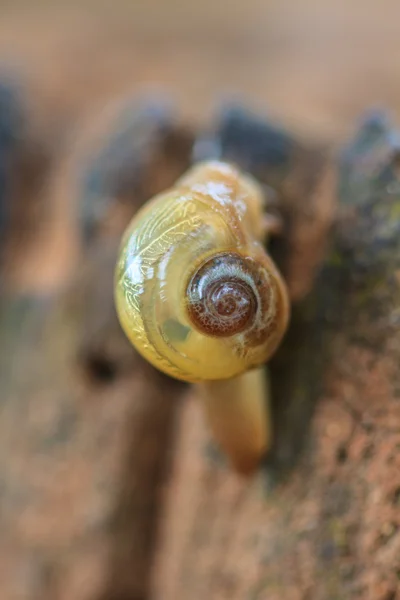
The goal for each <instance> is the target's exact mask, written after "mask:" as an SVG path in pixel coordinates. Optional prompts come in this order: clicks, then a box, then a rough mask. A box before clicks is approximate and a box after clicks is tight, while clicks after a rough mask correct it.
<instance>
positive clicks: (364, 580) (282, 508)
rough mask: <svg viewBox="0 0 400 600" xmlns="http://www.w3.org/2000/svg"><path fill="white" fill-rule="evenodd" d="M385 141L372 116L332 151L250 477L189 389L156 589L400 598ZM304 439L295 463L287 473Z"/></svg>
mask: <svg viewBox="0 0 400 600" xmlns="http://www.w3.org/2000/svg"><path fill="white" fill-rule="evenodd" d="M394 139H395V136H393V131H392V130H391V128H390V126H389V125H388V124H387V123H385V120H384V119H381V118H379V117H372V118H371V119H369V120H368V121H367V123H366V124H365V125H363V127H362V129H361V130H360V131H359V132H358V135H357V137H356V139H355V140H354V141H353V142H352V143H351V145H349V147H348V148H347V149H346V151H345V152H344V153H343V155H342V157H341V160H340V169H339V175H338V186H337V190H338V196H339V207H338V214H337V219H336V223H335V227H334V229H333V232H332V237H331V241H330V244H329V251H328V252H327V255H326V259H325V261H324V263H323V265H322V268H321V269H320V272H319V274H318V277H317V278H316V280H315V282H314V288H313V290H312V291H311V292H310V293H309V294H308V295H307V297H306V298H305V299H304V300H303V301H302V302H301V303H300V304H299V305H297V306H296V307H295V322H294V329H293V328H292V331H291V332H290V333H289V337H288V340H287V344H286V346H285V347H284V348H283V350H282V353H281V356H279V355H278V357H277V359H276V361H275V366H273V367H272V377H273V381H275V389H276V395H275V397H274V402H275V403H278V404H280V406H275V408H276V409H278V416H279V414H280V415H281V418H280V421H279V418H278V423H277V425H278V429H277V433H276V436H277V440H276V448H275V449H274V452H273V455H272V457H271V458H270V460H269V461H267V463H266V466H265V469H264V472H263V473H261V474H260V476H259V478H257V479H256V480H255V481H253V482H252V483H251V484H250V485H249V483H248V482H246V481H240V480H239V479H238V478H237V477H235V476H234V475H233V474H232V473H230V472H228V471H227V470H226V469H225V468H224V467H223V466H221V464H220V463H215V461H214V462H213V461H212V460H210V458H209V457H207V455H206V453H205V448H206V443H207V440H208V433H207V432H206V431H205V428H204V426H203V423H202V416H201V414H200V412H199V407H198V406H197V403H196V401H195V399H194V398H191V399H190V401H189V402H188V403H187V406H186V408H185V411H184V412H183V414H182V417H181V420H180V429H179V432H180V433H179V437H178V443H177V448H176V452H175V468H174V472H173V477H172V480H171V483H170V489H169V497H168V503H167V508H166V511H165V514H164V528H163V536H162V540H163V541H162V543H161V546H160V548H159V557H158V561H157V566H156V568H155V571H154V578H155V597H156V598H158V599H160V600H161V599H163V600H168V599H171V600H172V599H173V598H185V599H187V600H190V599H191V598H193V599H195V598H196V599H197V598H210V599H213V600H214V599H215V600H217V599H218V600H220V599H223V598H229V599H230V600H232V599H236V598H237V599H238V600H239V599H240V600H244V599H249V600H250V599H251V600H255V599H257V600H261V599H263V600H264V599H265V600H274V599H275V598H276V599H278V598H279V599H285V600H286V599H287V600H300V599H301V600H306V599H307V600H308V599H312V600H337V599H338V598H341V599H342V598H343V599H344V598H346V599H350V598H365V599H367V598H371V599H372V598H374V600H375V599H376V600H389V599H390V600H394V599H395V598H398V597H399V596H398V594H399V593H400V587H399V567H400V536H399V526H400V522H399V489H400V475H399V448H400V446H399V443H400V428H399V422H400V409H399V385H400V378H399V369H398V365H399V360H400V346H399V342H400V337H399V307H400V279H399V267H400V243H399V242H400V219H399V209H400V181H399V166H398V165H399V158H398V147H396V145H395V142H394V141H393V140H394ZM322 377H323V381H322ZM321 391H323V393H322V394H321ZM316 401H318V402H317V403H316ZM315 403H316V406H315ZM314 409H315V414H314V415H313V419H312V423H311V426H310V415H311V414H312V413H313V412H314ZM299 428H301V429H303V431H302V432H299ZM299 433H302V435H301V436H300V437H299ZM299 440H301V442H303V443H302V444H300V445H299ZM301 447H303V453H302V457H301V461H300V463H299V464H298V465H297V467H296V468H295V470H294V471H293V470H291V471H290V475H289V476H288V477H287V478H286V479H285V478H284V479H283V480H282V477H281V476H282V475H283V474H286V475H287V473H288V471H287V467H288V465H290V464H293V458H298V454H299V451H300V448H301Z"/></svg>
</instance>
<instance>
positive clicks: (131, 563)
mask: <svg viewBox="0 0 400 600" xmlns="http://www.w3.org/2000/svg"><path fill="white" fill-rule="evenodd" d="M136 110H137V107H135V106H133V105H131V117H132V120H131V123H136V127H135V126H132V127H131V128H130V135H131V136H132V138H133V142H132V143H131V144H130V145H128V146H125V147H124V148H123V152H122V155H120V156H119V158H118V157H117V158H118V160H117V168H118V177H116V178H114V177H113V176H114V174H115V168H114V164H115V163H113V160H112V159H113V155H112V156H111V157H110V156H109V155H107V153H106V152H105V153H101V152H100V153H99V156H98V157H97V159H96V156H95V159H94V160H93V158H92V156H93V149H94V148H97V149H98V148H99V146H100V144H101V143H102V144H103V147H105V146H108V145H109V140H110V136H107V133H106V132H104V129H103V133H102V136H103V137H101V136H99V131H98V129H97V127H96V125H97V124H98V121H97V119H96V120H95V124H94V125H93V126H92V125H89V126H88V128H87V129H84V130H83V131H81V132H80V134H81V137H80V138H78V142H77V147H76V148H75V149H74V148H72V149H68V152H67V153H66V156H65V159H63V160H62V161H61V163H60V164H59V165H58V166H57V173H56V174H55V175H54V182H53V183H52V184H51V185H49V190H50V192H49V193H50V194H51V198H50V200H52V202H53V203H54V204H55V206H56V207H57V211H55V212H56V213H57V216H58V218H59V219H64V220H65V225H64V226H65V227H71V212H72V211H71V205H72V207H75V208H76V209H78V211H79V214H80V215H82V214H84V218H82V217H81V216H80V218H79V221H80V224H81V225H80V226H79V227H75V230H76V229H77V230H78V233H76V232H75V235H72V236H71V245H72V244H74V243H76V240H78V239H79V238H80V237H81V236H80V232H83V233H84V234H85V237H86V251H85V252H84V254H83V255H82V254H81V255H80V256H79V264H78V266H77V267H76V268H75V274H74V277H73V281H72V282H71V283H70V284H69V285H67V286H66V285H65V284H64V286H63V288H62V289H63V290H64V291H62V290H59V291H57V292H53V293H52V294H49V293H48V294H47V295H45V294H43V293H42V294H38V295H36V296H35V295H33V294H32V293H31V294H29V295H27V296H26V297H21V296H18V295H16V294H15V292H14V293H13V292H11V291H10V292H8V293H7V294H5V295H4V296H3V298H2V303H1V311H0V331H1V350H0V354H1V361H0V379H1V415H0V447H1V448H0V455H1V464H0V481H1V517H0V528H1V532H2V534H1V540H0V568H1V575H0V579H1V595H2V598H4V599H6V598H7V600H13V599H14V598H15V599H17V598H24V599H25V598H26V599H29V600H30V599H32V600H33V599H37V598H40V599H41V600H46V599H49V600H50V599H51V600H55V599H57V600H58V599H60V600H62V599H63V598H65V599H67V598H68V599H70V598H75V599H77V600H78V599H82V600H83V599H89V598H100V597H105V598H107V599H108V598H110V597H113V598H128V597H129V598H136V599H144V598H147V597H148V586H149V569H150V565H151V561H152V555H153V546H154V540H155V535H156V530H157V522H158V519H157V516H158V510H159V507H160V493H161V491H162V485H163V481H164V477H165V474H166V473H167V472H168V465H169V457H170V452H169V448H170V446H171V435H172V432H173V426H174V415H175V413H176V410H177V407H178V406H179V397H180V390H182V384H178V383H176V382H173V381H171V380H167V379H166V378H165V377H163V376H161V375H160V374H159V373H158V372H156V371H155V370H153V369H152V368H151V367H149V366H148V365H147V364H146V363H144V361H143V360H141V359H140V357H138V355H137V354H136V353H135V352H134V350H133V349H132V347H131V346H130V344H129V343H128V341H127V340H126V338H125V336H124V335H123V333H122V331H121V329H120V327H119V324H118V321H117V318H116V315H115V310H114V303H113V271H114V264H115V260H116V254H117V247H118V244H119V235H120V231H121V227H122V226H123V224H124V223H126V219H127V218H128V215H129V214H132V212H133V211H134V210H135V209H136V208H137V207H138V206H139V205H140V204H141V203H142V202H143V201H144V199H145V198H147V197H148V196H149V195H150V194H152V193H155V192H156V191H159V190H161V189H163V188H164V187H165V186H166V185H169V184H171V183H172V182H173V181H174V179H175V177H176V173H178V174H180V173H181V172H182V171H183V170H184V169H185V167H186V165H187V164H188V160H189V154H190V147H191V136H190V134H188V133H187V132H185V131H183V130H179V127H177V126H175V125H173V124H172V122H169V123H168V127H167V126H166V123H165V121H163V123H162V127H160V126H159V125H160V123H159V122H157V121H154V119H147V120H146V119H144V118H138V116H137V114H136V113H135V111H136ZM113 114H114V119H113V118H111V120H110V121H108V123H107V126H108V127H109V133H111V134H113V133H115V131H116V128H115V124H116V123H115V118H118V116H119V113H118V110H117V112H115V111H114V113H113ZM139 116H140V115H139ZM141 116H142V117H143V112H142V113H141ZM99 121H100V122H101V123H102V125H103V127H104V123H103V122H102V120H101V119H99ZM111 139H112V135H111ZM99 140H102V142H99ZM71 152H72V155H71V154H70V153H71ZM127 154H128V156H127ZM96 161H97V162H96ZM121 161H122V162H121ZM98 163H101V164H98ZM136 163H138V164H139V165H140V168H139V167H138V165H137V164H136ZM95 168H99V169H100V171H103V172H104V173H105V174H106V176H105V177H104V179H103V180H102V181H100V185H99V186H98V187H97V188H96V189H95V190H94V191H95V193H94V194H93V195H92V197H91V199H90V200H91V201H90V202H89V209H88V210H86V211H85V210H82V209H85V208H86V209H87V208H88V207H87V205H84V204H82V202H81V199H82V195H81V194H82V193H83V199H84V200H87V199H86V195H85V194H86V191H87V189H86V187H85V185H86V184H85V183H84V184H82V182H81V179H80V174H81V173H82V172H83V173H86V172H87V171H90V170H91V169H95ZM127 171H129V172H128V173H127ZM131 172H133V174H134V176H133V177H132V173H131ZM128 175H129V176H130V179H129V182H128V183H129V185H128V184H126V185H124V189H123V192H124V196H125V201H126V203H127V209H126V211H125V212H124V211H123V212H122V217H121V216H118V213H119V211H120V205H119V203H118V202H117V201H116V200H119V199H120V198H121V194H120V192H121V182H122V183H123V182H124V181H125V182H127V181H128V178H127V176H128ZM89 179H90V178H89ZM83 181H84V182H85V181H86V180H85V178H83ZM89 187H91V186H89ZM91 189H93V188H91ZM53 194H54V196H53ZM127 197H129V198H127ZM66 199H67V200H69V202H67V201H65V200H66ZM52 202H51V201H49V202H47V207H48V208H49V207H50V206H52ZM96 202H98V204H97V205H96ZM93 203H94V205H93ZM44 205H46V201H45V202H44ZM63 207H64V209H63ZM99 207H100V209H101V210H100V211H99V210H98V208H99ZM62 209H63V210H62ZM112 209H114V211H115V212H116V213H117V215H116V217H115V218H114V219H113V217H112ZM99 212H100V214H99ZM54 214H55V213H54V211H53V212H52V219H54ZM88 214H89V216H87V215H88ZM102 218H103V220H104V218H107V219H108V218H109V220H110V222H111V223H113V226H110V227H107V228H106V231H103V230H102V229H101V227H100V230H99V229H98V228H97V226H98V224H99V223H100V221H101V219H102ZM88 219H89V221H90V224H89V225H90V226H89V227H87V224H88ZM82 224H83V225H82ZM55 225H56V226H57V227H60V224H59V223H58V224H57V223H55ZM61 226H62V223H61ZM68 231H69V229H68ZM88 231H90V233H91V236H90V238H91V239H90V240H89V239H88V235H87V232H88ZM73 233H74V230H72V234H73ZM17 235H18V232H17ZM73 250H74V249H73V248H71V252H72V251H73ZM74 253H76V249H75V250H74ZM66 287H67V289H66Z"/></svg>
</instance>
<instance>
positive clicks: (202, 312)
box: [188, 277, 257, 337]
mask: <svg viewBox="0 0 400 600" xmlns="http://www.w3.org/2000/svg"><path fill="white" fill-rule="evenodd" d="M191 285H192V286H193V285H196V283H195V282H192V284H191ZM190 296H191V297H192V298H193V295H191V294H190V290H189V297H190ZM196 297H197V299H196V301H195V302H189V304H188V311H189V315H190V318H191V320H192V322H193V323H194V325H195V326H196V328H197V329H199V330H200V331H202V332H203V333H205V334H206V335H210V336H217V337H228V336H231V335H235V334H238V333H241V332H242V331H243V330H244V329H245V328H246V327H247V325H248V323H249V322H250V321H251V320H252V319H253V318H254V316H255V314H256V312H257V299H256V296H255V294H254V291H253V290H252V289H251V287H250V285H249V284H248V283H246V282H245V281H243V280H241V279H239V278H237V277H230V278H223V279H217V281H211V282H209V284H208V285H207V286H205V288H204V289H201V292H200V293H199V292H198V290H197V295H196Z"/></svg>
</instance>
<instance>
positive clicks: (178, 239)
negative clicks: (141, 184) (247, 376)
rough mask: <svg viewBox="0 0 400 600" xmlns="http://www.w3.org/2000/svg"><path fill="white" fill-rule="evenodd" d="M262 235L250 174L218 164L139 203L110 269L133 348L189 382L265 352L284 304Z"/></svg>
mask: <svg viewBox="0 0 400 600" xmlns="http://www.w3.org/2000/svg"><path fill="white" fill-rule="evenodd" d="M265 234H266V231H265V223H264V220H263V197H262V193H261V190H260V188H259V186H258V184H257V182H256V181H254V180H253V179H252V178H251V177H250V176H247V175H244V174H242V173H240V172H239V171H238V170H236V169H235V168H234V167H232V166H230V165H228V164H225V163H222V162H207V163H202V164H199V165H197V166H195V167H193V168H192V169H191V170H190V171H189V172H188V173H186V175H184V176H183V177H182V178H181V179H179V180H178V181H177V182H176V184H175V186H174V187H173V188H171V189H170V190H167V191H166V192H165V193H162V194H160V195H158V196H156V197H155V198H153V199H152V200H150V201H149V202H148V203H146V205H145V206H144V207H143V208H142V209H141V210H140V211H139V212H138V213H137V214H136V216H135V217H134V218H133V220H132V221H131V223H130V224H129V226H128V228H127V230H126V232H125V234H124V236H123V240H122V244H121V249H120V254H119V257H118V262H117V268H116V276H115V298H116V307H117V312H118V316H119V319H120V322H121V325H122V327H123V329H124V331H125V333H126V334H127V336H128V337H129V339H130V340H131V342H132V343H133V345H134V346H135V347H136V348H137V350H138V351H139V352H140V353H141V354H142V355H143V356H144V357H145V358H146V359H147V360H148V361H149V362H151V363H152V364H153V365H154V366H155V367H157V368H158V369H160V370H161V371H164V372H165V373H167V374H169V375H171V376H172V377H176V378H178V379H183V380H186V381H192V382H195V381H203V380H215V379H226V378H230V377H233V376H236V375H239V374H240V373H243V372H244V371H246V370H248V369H250V368H253V367H256V366H258V365H260V364H262V363H264V362H265V361H266V360H268V358H269V357H270V356H271V355H272V354H273V352H274V351H275V349H276V348H277V346H278V345H279V343H280V341H281V339H282V336H283V334H284V332H285V329H286V326H287V321H288V314H289V309H288V299H287V292H286V288H285V285H284V283H283V281H282V278H281V276H280V274H279V273H278V271H277V269H276V267H275V265H274V263H273V262H272V260H271V258H270V257H269V256H268V254H267V253H266V251H265V248H264V243H265ZM219 279H221V281H222V283H220V282H219ZM203 288H204V289H203ZM210 299H211V300H210ZM210 302H211V303H212V306H211V309H210V311H209V310H208V309H209V306H208V305H209V303H210ZM215 303H216V304H215ZM204 311H205V317H204ZM232 318H235V319H236V321H235V323H236V322H237V323H238V326H237V329H238V331H237V332H236V331H235V328H236V324H233V325H232V321H231V319H232ZM202 319H203V320H202ZM220 325H221V327H220Z"/></svg>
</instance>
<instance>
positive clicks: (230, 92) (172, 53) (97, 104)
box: [0, 0, 400, 286]
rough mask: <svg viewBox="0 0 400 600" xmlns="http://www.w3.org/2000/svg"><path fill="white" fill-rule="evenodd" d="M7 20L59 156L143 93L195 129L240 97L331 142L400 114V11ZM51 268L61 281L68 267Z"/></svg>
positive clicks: (113, 8) (186, 12)
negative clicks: (72, 136) (366, 122)
mask: <svg viewBox="0 0 400 600" xmlns="http://www.w3.org/2000/svg"><path fill="white" fill-rule="evenodd" d="M0 10H1V19H0V72H1V71H4V72H7V73H13V74H16V76H17V77H18V78H19V79H20V80H21V81H22V82H23V85H24V86H25V87H26V89H27V90H28V92H27V94H28V98H27V101H28V102H29V104H30V109H31V110H32V111H33V115H34V117H33V121H34V124H35V128H36V129H37V130H38V131H39V135H41V136H42V138H45V139H46V142H45V143H46V144H47V143H49V144H51V145H52V148H53V149H54V152H57V149H60V148H62V144H63V142H65V139H66V135H68V134H69V133H70V132H71V127H74V126H75V127H76V124H77V123H78V122H81V123H84V122H85V119H86V120H87V119H90V118H92V117H93V115H95V114H96V113H97V112H98V111H100V110H102V109H103V107H104V106H106V105H107V103H108V102H109V101H110V100H111V99H113V98H115V97H119V96H121V95H123V94H124V93H131V92H136V91H138V92H142V91H146V92H148V91H157V90H162V91H164V92H167V93H168V94H170V95H171V97H172V99H173V100H174V101H175V102H176V103H177V105H178V109H179V111H180V115H181V116H182V119H186V120H187V121H188V122H189V123H191V124H193V125H196V124H199V123H202V124H204V123H207V120H208V119H209V118H210V117H211V116H212V114H213V111H215V109H216V108H217V107H219V106H220V105H221V103H222V102H223V100H224V99H226V98H228V99H229V98H232V97H234V98H236V99H240V100H242V101H243V102H244V103H245V104H246V105H247V106H249V107H250V108H255V109H256V110H258V111H259V112H260V113H261V114H266V115H268V116H269V117H270V118H272V119H274V118H276V119H278V120H279V121H280V122H282V123H284V124H285V126H286V127H287V128H289V129H291V130H292V131H294V132H295V133H298V134H300V135H303V136H307V137H311V138H314V139H320V140H324V141H325V140H329V141H333V142H335V141H343V140H344V139H346V138H347V137H348V136H349V135H351V133H352V131H353V129H354V127H355V119H358V118H359V117H360V115H361V114H362V113H363V112H365V110H367V109H370V108H375V107H382V106H384V107H385V108H386V109H388V110H389V111H390V110H392V111H394V112H396V110H397V108H398V106H399V103H400V83H399V79H398V68H399V62H400V38H399V26H398V18H399V15H400V7H399V4H398V2H396V0H382V1H379V2H378V0H376V1H375V0H363V1H362V2H361V1H360V2H353V3H352V4H351V5H350V4H349V3H348V2H347V1H346V0H296V2H290V1H289V0H288V1H282V0H246V1H239V2H235V3H232V2H222V1H221V0H202V1H201V2H184V1H183V0H135V1H134V2H129V1H128V0H118V1H117V2H115V3H114V2H113V3H111V2H106V1H104V0H102V1H93V2H91V1H89V0H84V1H81V2H77V1H76V2H75V1H74V0H72V1H69V2H61V1H57V2H46V1H44V0H43V1H41V2H37V1H34V2H22V1H20V0H19V1H15V2H14V1H13V2H5V1H3V2H2V3H1V5H0ZM52 152H53V150H52ZM58 243H59V245H60V244H61V242H60V241H59V242H58ZM65 243H66V244H68V241H66V242H65ZM58 253H59V254H61V253H62V251H61V249H60V250H59V252H58ZM66 253H67V254H68V251H67V252H66ZM46 254H48V251H47V249H46ZM54 258H55V257H54V256H53V260H54ZM38 260H39V261H40V262H41V263H42V261H43V260H44V257H43V256H42V255H40V258H39V259H38ZM55 268H56V271H57V273H58V276H60V269H61V270H62V265H61V259H60V262H59V264H57V267H55ZM40 271H41V273H42V275H41V277H42V280H43V284H44V283H45V281H44V280H45V279H46V277H47V269H46V268H45V267H44V265H42V269H40ZM49 277H51V275H49ZM36 284H37V282H36V283H35V285H36ZM40 285H41V283H39V286H40Z"/></svg>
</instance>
